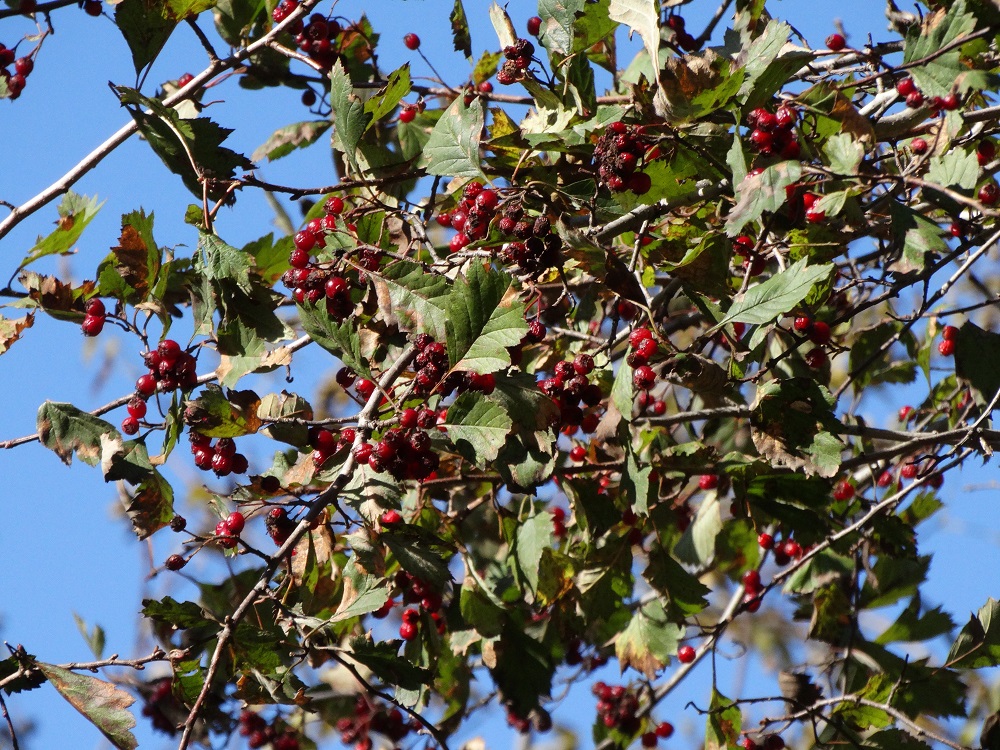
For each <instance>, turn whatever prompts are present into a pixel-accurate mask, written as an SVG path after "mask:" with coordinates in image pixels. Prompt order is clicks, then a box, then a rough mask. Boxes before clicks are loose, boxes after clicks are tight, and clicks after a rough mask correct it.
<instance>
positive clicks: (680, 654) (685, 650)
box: [677, 646, 696, 664]
mask: <svg viewBox="0 0 1000 750" xmlns="http://www.w3.org/2000/svg"><path fill="white" fill-rule="evenodd" d="M695 656H696V654H695V651H694V648H692V647H691V646H681V647H680V648H679V649H677V659H678V660H679V661H680V662H681V664H690V663H691V662H693V661H694V658H695Z"/></svg>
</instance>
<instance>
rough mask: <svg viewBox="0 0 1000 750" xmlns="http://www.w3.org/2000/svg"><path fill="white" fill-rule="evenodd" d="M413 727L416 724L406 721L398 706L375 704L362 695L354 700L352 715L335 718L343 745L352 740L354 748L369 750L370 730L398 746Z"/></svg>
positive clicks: (370, 745) (370, 741)
mask: <svg viewBox="0 0 1000 750" xmlns="http://www.w3.org/2000/svg"><path fill="white" fill-rule="evenodd" d="M415 729H417V726H415V725H414V724H413V723H411V722H408V721H406V720H405V719H404V718H403V714H402V712H401V711H400V710H399V709H398V708H391V709H388V708H385V707H384V706H378V705H375V704H373V703H372V702H371V701H370V700H369V699H368V698H367V697H366V696H364V695H358V697H357V699H356V700H355V701H354V715H353V716H344V717H342V718H340V719H338V720H337V731H339V732H340V741H341V742H343V743H344V744H345V745H349V744H351V743H352V742H353V743H354V747H355V750H371V748H372V746H373V743H372V740H371V738H370V737H369V736H368V735H369V733H370V732H377V733H378V734H381V735H382V736H384V737H385V738H387V739H388V740H390V741H391V742H392V744H393V745H396V746H398V745H399V743H400V742H401V741H402V740H403V739H405V738H406V736H407V735H408V734H409V733H410V732H411V731H413V730H415Z"/></svg>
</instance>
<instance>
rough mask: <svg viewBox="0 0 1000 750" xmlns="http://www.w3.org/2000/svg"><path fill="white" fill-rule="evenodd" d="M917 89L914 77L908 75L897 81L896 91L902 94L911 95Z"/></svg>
mask: <svg viewBox="0 0 1000 750" xmlns="http://www.w3.org/2000/svg"><path fill="white" fill-rule="evenodd" d="M916 90H917V84H916V83H914V82H913V79H912V78H910V77H909V76H907V77H906V78H902V79H900V80H899V81H897V82H896V92H897V93H898V94H899V95H900V96H909V95H910V94H912V93H913V92H914V91H916Z"/></svg>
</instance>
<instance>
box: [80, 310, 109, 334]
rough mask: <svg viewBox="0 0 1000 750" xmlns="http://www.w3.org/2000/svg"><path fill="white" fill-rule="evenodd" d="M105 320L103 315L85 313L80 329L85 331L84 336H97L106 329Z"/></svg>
mask: <svg viewBox="0 0 1000 750" xmlns="http://www.w3.org/2000/svg"><path fill="white" fill-rule="evenodd" d="M105 320H106V318H105V317H104V316H103V315H85V316H84V318H83V323H81V324H80V330H82V331H83V335H84V336H97V335H98V334H100V332H101V331H103V330H104V321H105Z"/></svg>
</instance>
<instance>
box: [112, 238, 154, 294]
mask: <svg viewBox="0 0 1000 750" xmlns="http://www.w3.org/2000/svg"><path fill="white" fill-rule="evenodd" d="M118 243H119V244H118V245H117V246H115V247H112V248H111V252H112V254H113V255H114V256H115V259H116V260H117V263H115V270H116V271H117V272H118V273H119V275H121V277H122V278H123V279H124V280H125V283H127V284H128V285H129V286H130V287H132V288H133V289H135V290H137V291H138V293H139V296H140V297H141V298H145V297H146V295H147V293H148V291H149V265H148V262H149V248H148V247H146V242H145V240H143V239H142V237H141V236H140V234H139V232H138V231H136V228H135V227H133V226H132V225H131V224H126V225H125V226H124V227H122V233H121V236H120V237H119V238H118Z"/></svg>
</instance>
